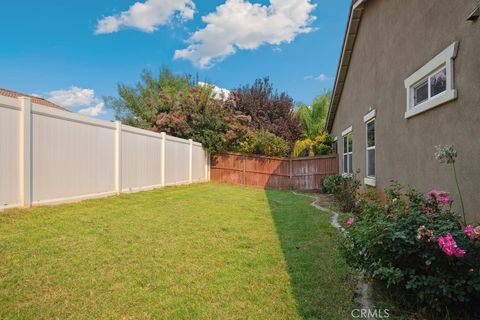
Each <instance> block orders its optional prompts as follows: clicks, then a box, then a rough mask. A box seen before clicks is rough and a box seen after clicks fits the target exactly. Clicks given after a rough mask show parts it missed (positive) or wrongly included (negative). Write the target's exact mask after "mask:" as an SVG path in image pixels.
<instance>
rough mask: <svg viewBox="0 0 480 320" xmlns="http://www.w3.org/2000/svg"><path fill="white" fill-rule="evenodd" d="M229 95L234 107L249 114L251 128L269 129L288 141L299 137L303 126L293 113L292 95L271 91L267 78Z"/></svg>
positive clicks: (254, 129)
mask: <svg viewBox="0 0 480 320" xmlns="http://www.w3.org/2000/svg"><path fill="white" fill-rule="evenodd" d="M230 98H231V99H232V100H233V102H234V104H233V108H234V110H236V111H237V112H239V113H241V114H244V115H247V116H250V117H251V122H250V124H249V126H250V128H251V129H252V130H253V131H261V130H265V131H268V132H271V133H273V134H275V135H277V136H279V137H282V138H283V139H285V140H287V141H288V142H289V143H290V144H291V145H293V143H294V142H295V141H296V140H297V139H298V138H300V137H301V135H302V126H301V124H300V122H299V120H298V119H297V118H296V117H295V116H294V114H293V109H292V107H293V100H292V98H290V97H289V96H288V94H287V93H285V92H282V93H278V92H276V91H274V90H273V86H272V84H271V82H270V80H269V79H268V78H263V79H257V80H256V81H255V83H254V84H253V85H246V86H243V87H240V88H238V89H236V90H233V91H232V94H231V96H230Z"/></svg>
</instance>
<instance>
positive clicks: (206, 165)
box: [205, 151, 210, 181]
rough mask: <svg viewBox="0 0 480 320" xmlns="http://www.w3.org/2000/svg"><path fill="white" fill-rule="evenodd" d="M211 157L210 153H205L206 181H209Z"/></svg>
mask: <svg viewBox="0 0 480 320" xmlns="http://www.w3.org/2000/svg"><path fill="white" fill-rule="evenodd" d="M209 157H210V155H209V153H208V151H205V181H208V165H209V164H208V160H209V159H208V158H209Z"/></svg>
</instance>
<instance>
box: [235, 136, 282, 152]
mask: <svg viewBox="0 0 480 320" xmlns="http://www.w3.org/2000/svg"><path fill="white" fill-rule="evenodd" d="M289 150H290V148H289V145H288V142H287V141H285V140H284V139H282V138H280V137H277V136H276V135H274V134H273V133H270V132H268V131H257V132H250V133H248V134H247V135H246V137H245V139H244V140H243V141H241V142H240V143H239V145H238V148H237V150H236V151H238V152H243V153H253V154H260V155H265V156H274V157H275V156H276V157H285V156H287V155H288V153H289Z"/></svg>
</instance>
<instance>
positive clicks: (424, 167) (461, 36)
mask: <svg viewBox="0 0 480 320" xmlns="http://www.w3.org/2000/svg"><path fill="white" fill-rule="evenodd" d="M477 6H478V1H477V0H455V1H452V0H435V1H426V0H368V1H361V0H359V1H355V2H354V4H353V5H352V12H351V14H350V20H349V25H348V28H347V33H346V40H345V44H344V48H343V51H342V58H341V61H340V65H339V69H338V73H337V79H336V83H335V89H334V92H333V99H332V103H331V106H330V111H329V117H328V120H327V129H328V130H329V131H330V132H331V134H332V135H333V136H334V137H337V139H338V153H339V155H340V156H339V159H340V166H339V168H340V170H342V166H343V161H342V153H343V151H344V150H343V143H342V132H344V131H345V130H346V129H347V128H349V127H351V130H352V137H353V155H352V168H353V170H354V171H356V170H360V174H359V175H358V177H359V178H360V180H361V181H362V183H363V182H367V183H370V184H375V185H376V187H377V188H379V189H383V188H385V187H387V186H389V185H390V183H391V181H392V180H395V181H398V182H400V183H402V184H404V185H411V186H413V187H414V188H416V189H417V190H419V191H424V192H426V191H429V190H431V189H432V188H440V189H444V190H447V191H449V192H450V193H451V195H452V197H453V198H454V199H455V206H454V207H455V209H456V210H458V209H459V196H458V193H457V190H456V185H455V182H454V178H453V174H452V170H451V167H450V166H448V165H445V164H439V163H438V162H437V161H435V160H434V159H433V152H434V150H433V148H434V146H435V145H439V144H452V145H454V146H455V148H456V149H457V150H458V153H459V157H458V162H457V170H458V176H459V179H460V182H461V189H462V193H463V194H464V200H465V206H466V212H467V216H468V219H469V220H470V221H472V222H475V221H476V222H480V19H478V20H476V21H467V18H468V17H469V16H470V14H471V13H472V12H473V11H474V9H475V8H476V7H477ZM447 48H451V49H452V50H454V51H455V52H454V58H452V59H450V60H448V61H450V62H451V63H452V65H453V69H452V71H451V76H452V78H451V79H452V82H451V84H452V90H456V91H455V92H454V91H451V92H454V93H455V96H456V98H454V99H451V97H450V99H447V100H449V101H448V102H445V103H443V104H441V105H438V106H436V107H433V108H431V109H428V110H426V111H424V112H421V113H417V114H415V115H413V116H410V117H408V118H406V111H407V100H408V99H409V98H407V97H408V96H407V89H406V87H405V80H406V79H408V78H409V77H410V76H412V75H414V74H415V73H416V71H418V70H419V69H421V68H422V67H423V66H425V65H426V64H428V63H429V61H431V60H432V59H433V58H434V57H436V56H437V55H439V54H440V53H442V52H443V51H444V50H446V49H447ZM455 54H456V55H455ZM447 63H448V62H447ZM447 77H448V76H447ZM412 99H413V97H412ZM372 110H375V111H374V113H375V127H376V130H375V140H376V141H375V153H376V155H375V162H376V164H375V179H374V180H373V181H372V180H371V179H370V180H368V179H367V180H365V179H364V178H365V177H366V157H367V156H366V124H365V121H364V116H366V115H367V114H368V113H369V112H372ZM370 115H371V114H370Z"/></svg>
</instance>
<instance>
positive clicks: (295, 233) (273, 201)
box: [265, 190, 354, 319]
mask: <svg viewBox="0 0 480 320" xmlns="http://www.w3.org/2000/svg"><path fill="white" fill-rule="evenodd" d="M265 193H266V196H267V199H268V202H269V205H270V209H271V214H272V218H273V221H274V224H275V227H276V232H277V234H278V239H279V242H280V245H281V249H282V251H283V256H284V259H285V263H286V268H287V271H288V274H289V276H290V280H291V285H292V292H293V295H294V297H295V300H296V304H297V310H298V313H299V315H300V317H302V318H304V319H348V318H350V317H351V316H350V314H351V310H352V309H353V308H354V307H353V303H352V297H353V286H354V281H353V279H352V277H351V273H350V270H349V268H348V267H347V265H346V262H345V260H344V259H343V257H342V256H341V255H340V253H339V251H338V249H337V247H336V240H335V232H336V231H335V230H334V229H333V227H331V225H330V216H329V214H328V213H326V212H322V211H320V210H318V209H316V208H314V207H312V206H311V205H310V203H311V202H312V201H313V199H312V198H309V197H306V196H301V195H292V192H289V191H276V190H266V191H265Z"/></svg>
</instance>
